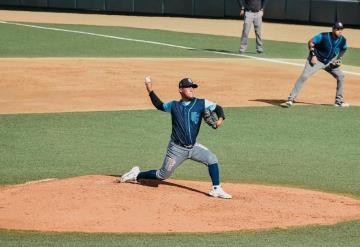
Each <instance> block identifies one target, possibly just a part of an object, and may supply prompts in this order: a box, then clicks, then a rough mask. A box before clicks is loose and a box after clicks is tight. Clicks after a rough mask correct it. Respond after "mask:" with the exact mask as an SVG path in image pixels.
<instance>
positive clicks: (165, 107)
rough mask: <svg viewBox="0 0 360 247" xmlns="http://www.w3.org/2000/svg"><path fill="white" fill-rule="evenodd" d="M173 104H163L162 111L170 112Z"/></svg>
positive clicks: (170, 102) (169, 102) (172, 101)
mask: <svg viewBox="0 0 360 247" xmlns="http://www.w3.org/2000/svg"><path fill="white" fill-rule="evenodd" d="M173 103H174V100H171V101H168V102H165V103H163V107H164V110H165V111H166V112H171V106H172V104H173Z"/></svg>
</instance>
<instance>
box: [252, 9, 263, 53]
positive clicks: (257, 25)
mask: <svg viewBox="0 0 360 247" xmlns="http://www.w3.org/2000/svg"><path fill="white" fill-rule="evenodd" d="M262 14H263V12H262V11H259V12H257V13H255V14H254V15H255V16H254V29H255V37H256V51H257V52H258V53H263V52H264V49H263V43H262V39H261V27H262Z"/></svg>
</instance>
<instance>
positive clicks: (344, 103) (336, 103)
mask: <svg viewBox="0 0 360 247" xmlns="http://www.w3.org/2000/svg"><path fill="white" fill-rule="evenodd" d="M334 106H335V107H349V106H350V104H349V103H346V102H344V101H341V102H335V104H334Z"/></svg>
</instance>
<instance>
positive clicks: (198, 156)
mask: <svg viewBox="0 0 360 247" xmlns="http://www.w3.org/2000/svg"><path fill="white" fill-rule="evenodd" d="M190 159H192V160H195V161H198V162H201V163H203V164H205V165H207V166H208V165H212V164H215V163H218V159H217V157H216V156H215V154H213V153H212V152H211V151H210V150H209V149H208V148H207V147H205V146H203V145H201V144H199V143H196V144H195V146H194V148H193V149H192V151H191V153H190Z"/></svg>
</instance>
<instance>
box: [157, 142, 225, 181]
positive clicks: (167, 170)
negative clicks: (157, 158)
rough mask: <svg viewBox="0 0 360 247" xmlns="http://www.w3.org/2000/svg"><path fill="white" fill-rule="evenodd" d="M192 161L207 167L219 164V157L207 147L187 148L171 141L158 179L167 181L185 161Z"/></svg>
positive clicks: (198, 145)
mask: <svg viewBox="0 0 360 247" xmlns="http://www.w3.org/2000/svg"><path fill="white" fill-rule="evenodd" d="M187 159H191V160H194V161H198V162H200V163H203V164H205V165H212V164H215V163H218V159H217V157H216V156H215V155H214V154H213V153H212V152H211V151H210V150H209V149H207V148H206V147H205V146H203V145H201V144H199V143H196V144H195V145H194V146H193V147H192V148H185V147H182V146H179V145H176V144H175V143H174V142H172V141H170V142H169V145H168V148H167V152H166V155H165V158H164V161H163V164H162V167H161V168H160V169H159V170H157V171H156V177H157V178H159V179H167V178H169V177H170V176H171V174H172V173H173V172H174V171H175V169H176V168H177V167H179V166H180V165H181V164H182V163H183V162H184V161H185V160H187Z"/></svg>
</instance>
